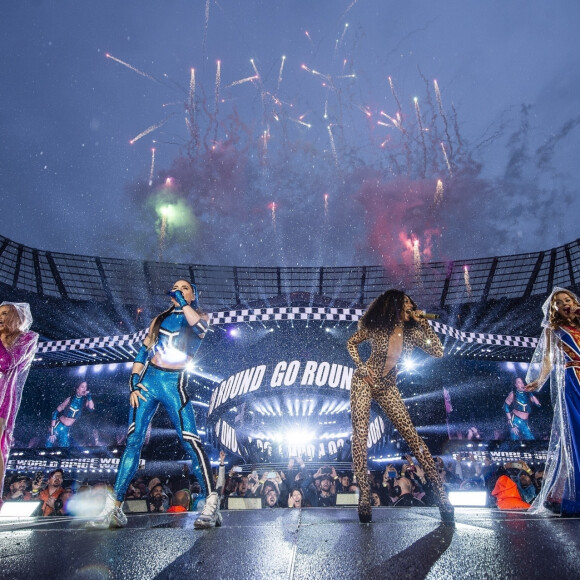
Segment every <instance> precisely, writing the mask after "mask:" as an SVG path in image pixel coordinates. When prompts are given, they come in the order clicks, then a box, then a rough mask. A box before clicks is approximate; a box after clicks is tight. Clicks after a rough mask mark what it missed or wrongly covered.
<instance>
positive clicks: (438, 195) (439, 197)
mask: <svg viewBox="0 0 580 580" xmlns="http://www.w3.org/2000/svg"><path fill="white" fill-rule="evenodd" d="M442 201H443V182H442V181H441V180H440V179H438V180H437V187H436V188H435V198H434V200H433V203H434V204H435V205H436V206H439V205H441V202H442Z"/></svg>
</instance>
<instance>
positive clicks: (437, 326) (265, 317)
mask: <svg viewBox="0 0 580 580" xmlns="http://www.w3.org/2000/svg"><path fill="white" fill-rule="evenodd" d="M363 313H364V310H361V309H355V308H330V307H314V306H313V307H302V306H294V307H286V308H281V307H277V308H256V309H247V310H227V311H223V312H216V313H214V314H210V324H212V325H214V326H219V325H222V324H237V323H240V322H270V321H277V320H321V321H322V320H325V321H329V322H356V321H358V319H359V318H360V317H361V316H362V315H363ZM429 324H431V326H432V327H433V330H435V332H437V333H438V334H444V335H447V336H450V337H451V338H455V339H456V340H459V341H461V342H465V343H476V344H491V345H494V346H515V347H521V348H535V347H536V345H537V343H538V339H537V338H530V337H526V336H509V335H503V334H484V333H480V332H463V331H462V330H457V329H456V328H453V327H451V326H448V325H447V324H443V323H441V322H437V321H436V320H430V321H429ZM147 330H148V329H147V328H145V329H143V330H140V331H139V332H136V333H134V334H123V335H120V336H103V337H98V338H76V339H70V340H55V341H50V342H41V343H39V345H38V353H39V354H40V353H49V352H66V351H74V350H90V349H96V348H107V347H117V346H125V347H130V346H133V345H135V344H139V343H140V342H142V341H143V339H144V338H145V336H146V335H147Z"/></svg>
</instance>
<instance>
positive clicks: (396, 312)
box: [358, 288, 417, 333]
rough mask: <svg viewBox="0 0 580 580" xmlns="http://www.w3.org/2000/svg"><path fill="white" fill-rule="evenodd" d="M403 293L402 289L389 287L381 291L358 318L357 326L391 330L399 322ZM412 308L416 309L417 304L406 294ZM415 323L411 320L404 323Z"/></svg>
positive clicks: (403, 299) (403, 298)
mask: <svg viewBox="0 0 580 580" xmlns="http://www.w3.org/2000/svg"><path fill="white" fill-rule="evenodd" d="M405 296H408V295H407V294H405V293H404V292H403V291H402V290H396V289H394V288H391V289H390V290H387V291H386V292H383V293H382V294H381V295H380V296H378V297H377V298H375V299H374V300H373V301H372V302H371V304H370V306H369V307H368V308H367V310H366V312H365V313H364V314H363V315H362V317H361V319H360V320H359V323H358V325H359V328H366V329H368V330H385V331H386V332H387V333H391V332H393V329H394V328H395V326H396V325H397V324H400V322H401V312H402V311H403V306H404V304H405ZM408 298H409V300H410V301H411V304H412V305H413V309H415V310H416V309H417V305H416V304H415V302H414V301H413V299H412V298H411V297H410V296H408ZM411 323H412V324H413V325H414V324H416V323H415V321H411V322H409V323H406V324H411Z"/></svg>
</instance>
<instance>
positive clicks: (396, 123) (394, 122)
mask: <svg viewBox="0 0 580 580" xmlns="http://www.w3.org/2000/svg"><path fill="white" fill-rule="evenodd" d="M381 115H383V117H386V118H387V119H388V120H389V121H390V122H391V123H390V124H389V123H385V122H384V121H377V125H382V126H383V127H394V128H395V129H398V130H399V131H401V132H403V127H402V125H401V114H400V113H397V114H396V115H395V116H394V117H391V116H390V115H387V113H385V112H384V111H381Z"/></svg>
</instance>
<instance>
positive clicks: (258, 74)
mask: <svg viewBox="0 0 580 580" xmlns="http://www.w3.org/2000/svg"><path fill="white" fill-rule="evenodd" d="M250 63H251V65H252V68H253V69H254V72H255V73H256V76H257V77H258V78H260V73H259V72H258V69H257V67H256V63H255V62H254V59H253V58H251V59H250Z"/></svg>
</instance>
